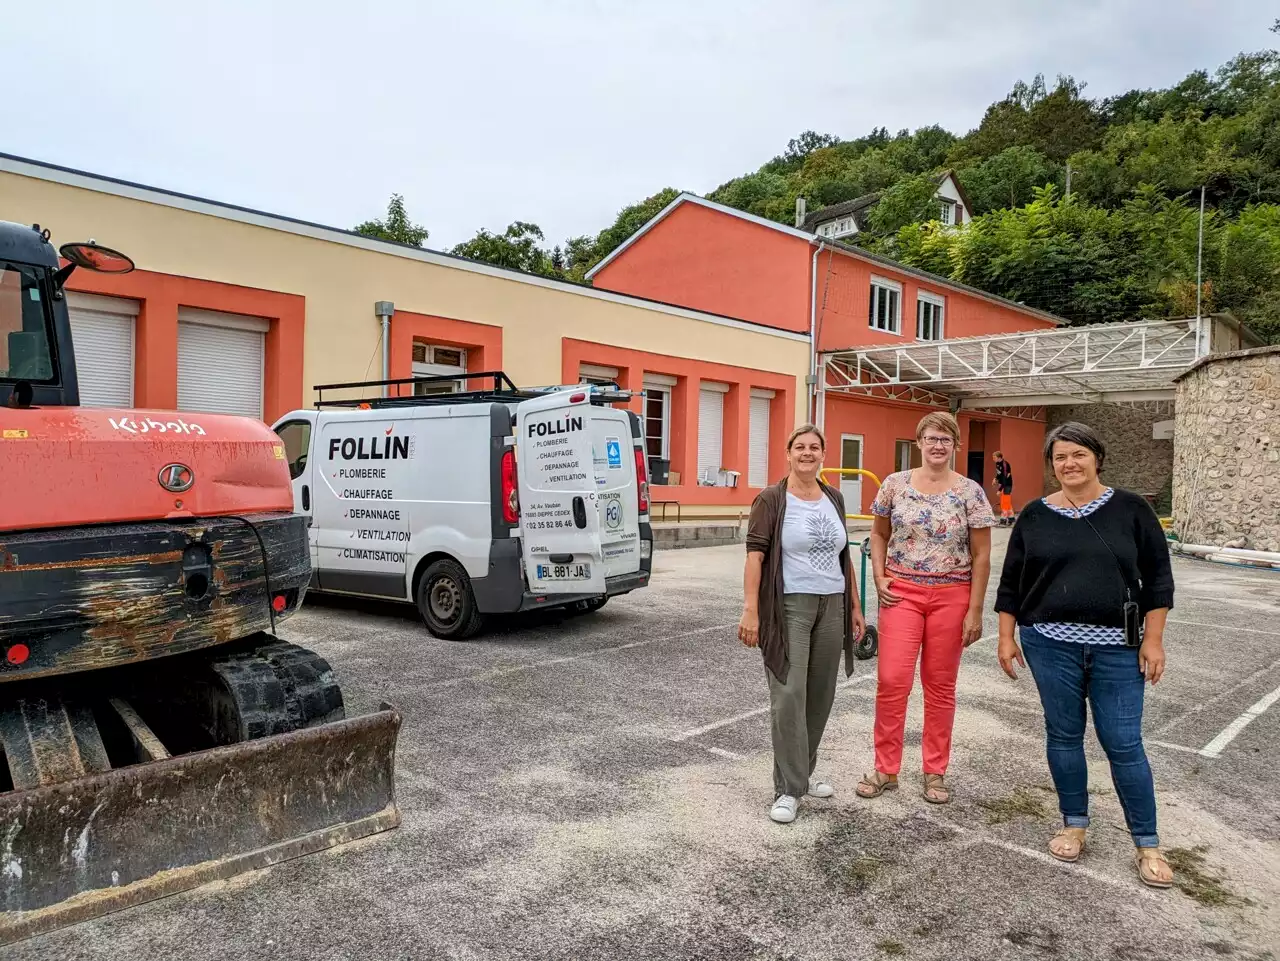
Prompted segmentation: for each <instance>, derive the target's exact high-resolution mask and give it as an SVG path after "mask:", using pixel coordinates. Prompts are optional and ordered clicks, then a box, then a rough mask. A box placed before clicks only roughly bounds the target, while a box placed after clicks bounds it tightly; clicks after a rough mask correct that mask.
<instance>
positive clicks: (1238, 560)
mask: <svg viewBox="0 0 1280 961" xmlns="http://www.w3.org/2000/svg"><path fill="white" fill-rule="evenodd" d="M1204 559H1205V560H1206V561H1216V562H1217V563H1219V564H1230V565H1231V566H1232V567H1250V568H1252V569H1253V570H1255V571H1258V570H1267V569H1268V568H1270V569H1271V570H1277V571H1280V557H1277V558H1276V559H1275V560H1274V561H1259V560H1255V559H1254V558H1251V557H1235V556H1233V555H1230V554H1220V553H1219V554H1206V555H1205V556H1204Z"/></svg>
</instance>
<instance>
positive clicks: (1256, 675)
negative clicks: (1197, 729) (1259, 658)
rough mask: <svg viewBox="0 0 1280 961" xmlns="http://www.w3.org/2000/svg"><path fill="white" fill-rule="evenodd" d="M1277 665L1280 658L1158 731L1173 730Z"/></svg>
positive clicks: (1189, 710)
mask: <svg viewBox="0 0 1280 961" xmlns="http://www.w3.org/2000/svg"><path fill="white" fill-rule="evenodd" d="M1277 667H1280V659H1277V660H1274V661H1272V662H1271V663H1270V664H1268V665H1266V666H1265V667H1260V668H1258V669H1257V670H1256V671H1254V672H1253V673H1252V674H1250V675H1249V676H1248V677H1245V678H1242V679H1241V680H1239V681H1236V683H1234V684H1232V685H1231V686H1230V687H1229V688H1227V689H1226V690H1225V691H1220V692H1218V693H1217V694H1215V695H1214V696H1213V697H1211V698H1209V700H1207V701H1201V702H1200V703H1199V704H1197V705H1195V706H1194V707H1192V708H1189V709H1188V710H1186V711H1184V712H1183V713H1182V714H1179V715H1178V716H1177V717H1176V718H1174V719H1173V720H1172V721H1170V722H1169V723H1168V724H1165V725H1164V726H1162V727H1161V728H1160V729H1159V730H1157V731H1156V733H1157V734H1164V733H1166V732H1167V731H1170V730H1172V729H1173V728H1175V727H1177V726H1178V725H1179V724H1181V723H1182V722H1183V721H1185V720H1186V719H1187V718H1189V717H1191V716H1192V715H1193V714H1199V713H1200V712H1201V711H1203V710H1204V709H1205V708H1208V707H1212V706H1213V705H1214V704H1217V703H1218V702H1219V701H1221V700H1223V699H1224V698H1227V697H1230V696H1231V695H1232V694H1234V693H1235V692H1236V691H1238V690H1240V688H1242V687H1248V686H1249V685H1250V684H1252V683H1253V682H1254V681H1256V680H1257V679H1258V678H1260V677H1262V676H1263V675H1264V674H1270V673H1271V672H1272V671H1274V670H1275V669H1276V668H1277Z"/></svg>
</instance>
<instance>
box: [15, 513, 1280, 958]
mask: <svg viewBox="0 0 1280 961" xmlns="http://www.w3.org/2000/svg"><path fill="white" fill-rule="evenodd" d="M1005 537H1006V534H1005V533H1004V532H997V537H996V541H997V554H999V552H1000V548H1001V547H1002V546H1003V543H1004V539H1005ZM742 556H743V555H742V548H741V546H737V547H725V548H708V549H704V550H698V551H673V552H668V553H661V554H659V555H658V557H657V560H656V573H655V577H654V581H653V586H652V587H651V588H650V589H648V590H645V591H641V592H639V593H637V594H634V595H631V596H628V597H624V598H619V599H615V600H613V601H611V602H610V603H609V604H608V605H607V606H606V607H605V608H604V609H603V610H602V611H600V612H599V613H597V614H594V615H587V616H583V617H578V618H571V619H567V620H565V619H559V618H556V617H552V616H549V615H542V616H541V617H540V619H538V620H536V621H529V620H520V621H512V622H509V623H504V624H500V625H497V626H496V628H495V629H494V630H493V631H492V632H491V633H489V634H487V635H484V636H482V637H481V638H479V639H477V640H475V641H472V642H470V643H466V644H453V643H448V642H444V641H438V640H435V639H434V638H432V637H431V636H430V635H428V634H427V633H426V631H425V629H423V628H422V627H421V626H420V625H419V623H418V622H417V621H416V619H415V618H414V617H413V615H412V613H411V612H408V611H405V612H401V611H399V610H397V609H394V608H380V609H377V610H375V611H369V610H362V609H360V608H358V607H356V606H354V605H351V604H346V603H342V604H336V603H333V602H323V603H314V604H312V605H310V606H308V607H307V608H306V609H305V610H304V611H303V612H301V613H300V614H299V615H297V616H296V617H294V618H293V619H292V620H291V621H289V622H288V623H287V625H284V626H283V627H282V629H281V633H282V634H283V635H285V636H287V638H288V639H290V640H293V641H295V642H297V643H300V644H304V645H306V646H309V647H312V648H314V649H316V650H318V651H320V652H321V653H323V654H324V655H325V656H327V657H328V658H329V659H330V661H331V663H332V664H333V666H334V668H335V669H336V670H337V672H338V673H339V676H340V678H341V679H342V681H343V683H344V687H345V690H346V693H347V698H348V711H349V713H358V712H363V711H366V710H370V709H373V708H375V707H376V706H377V703H378V701H379V700H380V699H383V698H385V699H387V700H389V701H391V702H392V703H393V704H395V705H396V707H398V708H399V709H400V710H401V711H402V712H403V714H404V717H405V722H404V728H403V731H402V734H401V737H400V746H399V751H398V755H397V793H398V800H399V804H400V807H401V811H402V815H403V819H404V820H403V825H402V826H401V827H400V828H399V829H398V830H396V831H393V832H390V833H386V834H382V835H378V836H375V837H374V838H371V839H367V840H364V841H360V842H357V843H355V844H353V845H349V846H347V847H345V848H342V849H337V850H334V851H331V852H327V853H325V854H321V855H316V856H313V857H309V858H304V859H300V860H297V861H292V862H288V863H285V864H281V865H278V866H276V867H274V868H271V869H268V870H266V871H260V872H255V873H253V874H250V875H245V876H241V877H239V878H236V879H233V880H232V881H229V882H224V883H219V884H213V885H208V886H206V887H204V888H200V889H197V890H195V891H191V892H187V893H185V894H181V895H177V896H175V897H171V898H168V899H166V900H164V901H160V902H155V903H152V904H149V905H144V906H142V907H139V908H135V909H132V910H128V911H125V912H121V913H118V914H115V915H112V916H109V917H106V918H101V919H98V920H95V921H92V922H88V923H85V924H81V925H79V926H76V927H73V928H69V929H65V930H63V931H61V932H57V933H55V934H52V935H48V936H44V937H42V938H38V939H34V940H31V941H27V942H24V943H22V944H19V945H16V946H14V947H12V948H10V949H8V956H9V957H14V958H23V959H50V961H53V959H57V961H72V959H89V958H93V959H124V958H136V959H148V961H150V959H167V958H181V959H191V961H196V959H204V958H209V959H219V961H229V959H237V958H273V959H295V958H296V959H307V961H325V959H383V958H440V959H446V958H447V959H482V958H484V959H487V958H494V959H515V958H522V959H524V958H539V959H541V958H547V959H552V958H555V959H575V961H577V959H582V961H585V959H594V958H602V959H603V958H624V959H626V958H654V959H668V958H669V959H684V958H699V959H708V961H711V959H726V961H729V959H734V961H737V959H775V958H776V959H835V958H849V959H861V958H889V957H901V958H912V959H915V958H919V959H939V961H941V959H948V961H950V959H1003V958H1010V959H1014V958H1017V959H1022V958H1054V959H1077V958H1079V959H1121V961H1137V959H1157V958H1162V959H1184V958H1185V959H1204V958H1217V957H1226V958H1237V959H1261V958H1270V957H1272V951H1280V917H1278V916H1277V907H1276V906H1277V904H1280V775H1277V773H1276V763H1275V762H1276V758H1277V750H1276V744H1277V741H1278V740H1280V706H1276V707H1273V708H1271V709H1270V710H1268V711H1265V712H1263V713H1261V714H1260V715H1258V716H1256V717H1253V718H1252V719H1249V713H1248V712H1249V710H1250V708H1251V707H1253V706H1255V705H1258V704H1259V703H1260V702H1264V701H1265V699H1266V696H1267V695H1268V694H1269V693H1270V692H1272V691H1275V690H1276V689H1277V687H1278V686H1280V617H1277V614H1278V613H1280V576H1278V575H1274V574H1266V573H1261V572H1248V571H1241V570H1236V569H1231V568H1226V567H1221V566H1210V565H1208V564H1206V563H1203V562H1199V563H1197V562H1191V561H1185V560H1180V559H1179V560H1175V562H1174V563H1175V573H1176V575H1177V581H1178V595H1177V607H1176V610H1175V611H1174V613H1173V615H1172V618H1171V623H1170V625H1169V628H1168V633H1167V648H1168V652H1169V666H1168V671H1167V674H1166V676H1165V679H1164V680H1163V681H1162V682H1161V683H1160V684H1159V685H1158V686H1157V687H1156V688H1155V689H1154V690H1150V689H1149V695H1148V697H1149V700H1148V707H1147V717H1146V726H1145V730H1146V736H1147V738H1148V752H1149V754H1150V756H1151V762H1152V765H1153V768H1154V770H1155V776H1156V785H1157V792H1158V801H1159V815H1160V833H1161V835H1162V839H1163V841H1164V844H1165V848H1166V851H1173V856H1174V857H1175V858H1176V863H1177V864H1178V865H1179V866H1180V868H1181V870H1180V872H1179V875H1180V881H1181V882H1182V888H1181V889H1175V890H1172V891H1164V892H1156V891H1151V890H1148V889H1146V888H1144V887H1143V886H1142V885H1141V884H1140V883H1139V882H1138V880H1137V877H1136V875H1135V872H1134V869H1133V864H1132V857H1131V852H1132V847H1131V845H1130V842H1129V839H1128V835H1127V833H1125V832H1124V830H1123V824H1124V822H1123V818H1122V816H1121V813H1120V809H1119V806H1118V803H1117V801H1116V798H1115V793H1114V791H1113V790H1112V789H1111V785H1110V778H1109V775H1108V772H1107V767H1106V762H1105V759H1104V757H1103V755H1102V753H1101V751H1100V749H1098V748H1097V746H1096V743H1093V744H1091V746H1090V763H1091V789H1092V790H1093V791H1094V792H1095V795H1094V798H1095V800H1094V803H1095V808H1094V816H1095V821H1094V828H1093V829H1092V830H1091V833H1090V844H1089V849H1088V851H1087V853H1086V855H1085V857H1084V858H1083V859H1082V861H1081V862H1080V863H1079V864H1077V865H1064V864H1060V863H1058V862H1056V861H1054V860H1053V859H1051V858H1050V857H1049V856H1048V855H1047V853H1045V847H1044V845H1045V841H1046V840H1047V838H1048V837H1049V835H1050V834H1051V833H1052V831H1053V830H1054V828H1055V827H1056V826H1057V824H1058V820H1057V814H1056V811H1057V808H1056V799H1055V797H1054V796H1053V794H1052V793H1051V791H1050V790H1049V784H1050V781H1049V775H1048V771H1047V768H1046V766H1045V761H1044V756H1043V747H1042V746H1043V729H1042V726H1041V723H1042V722H1041V715H1040V709H1039V703H1038V700H1037V698H1036V694H1035V689H1034V687H1033V685H1032V682H1031V680H1030V677H1029V676H1024V677H1023V679H1022V680H1020V681H1018V682H1016V683H1015V682H1013V681H1010V680H1009V679H1007V678H1006V677H1005V676H1004V675H1003V674H1002V673H1001V672H1000V669H999V667H998V665H997V663H996V657H995V641H994V638H993V637H991V638H988V639H984V640H983V641H981V642H979V643H978V644H976V645H974V647H973V648H971V649H970V650H969V652H968V653H967V654H966V655H965V659H964V663H963V668H962V674H961V680H960V694H959V713H958V718H957V728H956V736H955V753H954V757H953V762H952V768H951V772H950V778H949V780H950V782H951V784H952V787H953V790H954V792H955V800H954V802H953V803H952V804H951V805H949V806H945V807H935V806H932V805H929V804H927V803H925V801H924V800H923V798H922V797H921V796H920V793H919V783H918V778H917V777H916V776H915V775H914V773H913V769H915V770H918V764H919V729H920V728H919V725H920V720H921V705H920V696H919V686H918V683H917V688H916V691H915V693H914V695H913V699H912V715H911V720H910V721H909V724H908V735H907V738H908V740H907V743H908V747H907V754H906V758H905V761H904V777H903V790H901V791H899V792H897V793H896V795H895V794H889V795H885V796H883V797H882V798H880V799H877V800H875V801H865V800H863V799H861V798H858V797H857V796H856V795H854V793H853V787H854V784H855V783H856V781H857V779H858V777H859V776H860V775H861V774H862V773H863V772H864V771H867V770H869V769H870V766H871V726H872V711H873V704H874V687H875V685H874V671H875V661H862V662H858V665H857V669H856V672H855V675H854V677H853V678H852V679H850V680H849V681H844V680H843V679H842V687H841V689H840V691H839V693H838V695H837V701H836V707H835V710H834V712H833V716H832V721H831V724H830V727H829V729H828V734H827V738H826V740H825V742H824V748H823V751H822V766H821V768H820V770H821V772H822V773H824V774H825V775H827V776H828V777H829V778H830V779H831V780H832V781H833V783H834V784H835V786H836V791H837V793H836V796H835V797H834V798H832V799H830V800H824V801H816V800H812V799H808V800H806V801H805V802H804V803H803V804H802V805H801V814H800V817H799V818H798V819H797V821H796V822H795V823H794V824H792V825H788V826H780V825H776V824H773V823H772V822H771V821H770V820H769V819H768V817H767V809H768V806H769V803H770V802H771V800H772V793H771V786H770V775H769V771H770V765H771V755H770V750H769V731H768V716H767V694H766V687H765V682H764V674H763V667H762V666H761V663H760V660H759V655H758V654H756V653H754V652H748V651H746V650H745V649H743V648H742V647H741V645H740V644H738V642H737V640H736V639H735V635H734V626H735V625H736V622H737V617H738V613H739V611H740V607H741V594H740V584H741V562H742ZM996 569H997V570H998V561H997V565H996ZM993 582H994V577H993ZM993 589H994V583H993ZM872 606H873V607H874V604H872ZM989 606H990V605H988V607H989ZM987 630H988V632H992V633H993V632H994V630H995V619H994V615H990V614H989V615H988V623H987ZM1242 720H1249V723H1247V724H1244V725H1243V726H1242V725H1241V722H1242ZM1233 730H1236V731H1237V733H1235V734H1234V736H1233V737H1230V738H1229V739H1227V735H1228V734H1230V733H1231V731H1233ZM1224 732H1226V733H1224ZM913 734H914V736H913ZM1089 736H1090V738H1092V733H1090V735H1089ZM1224 739H1225V740H1224ZM1207 746H1212V750H1210V751H1208V752H1204V749H1205V748H1206V747H1207ZM1215 752H1216V753H1217V756H1206V754H1209V755H1212V754H1214V753H1215Z"/></svg>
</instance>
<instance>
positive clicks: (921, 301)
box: [916, 290, 947, 341]
mask: <svg viewBox="0 0 1280 961" xmlns="http://www.w3.org/2000/svg"><path fill="white" fill-rule="evenodd" d="M925 304H928V305H929V306H930V307H936V308H938V314H937V325H938V329H937V332H936V333H937V336H934V337H926V336H924V316H923V314H924V305H925ZM946 336H947V301H946V298H944V297H940V296H938V295H937V294H932V293H930V292H929V291H927V290H921V291H917V292H916V340H925V341H937V340H945V339H946Z"/></svg>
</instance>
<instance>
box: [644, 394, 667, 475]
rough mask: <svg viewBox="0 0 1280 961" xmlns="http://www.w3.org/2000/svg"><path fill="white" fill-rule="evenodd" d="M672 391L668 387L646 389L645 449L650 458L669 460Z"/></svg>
mask: <svg viewBox="0 0 1280 961" xmlns="http://www.w3.org/2000/svg"><path fill="white" fill-rule="evenodd" d="M670 427H671V391H670V390H669V389H668V388H666V387H646V388H645V389H644V450H645V453H646V454H648V455H649V457H650V458H654V457H657V458H660V459H662V460H667V459H668V458H669V457H670V456H671V451H670V449H669V446H668V445H669V444H670V434H671V430H670Z"/></svg>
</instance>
